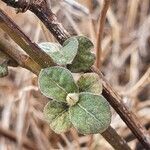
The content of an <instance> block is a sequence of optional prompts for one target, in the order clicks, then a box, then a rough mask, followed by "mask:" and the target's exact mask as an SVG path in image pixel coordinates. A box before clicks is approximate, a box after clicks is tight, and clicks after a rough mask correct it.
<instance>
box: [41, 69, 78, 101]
mask: <svg viewBox="0 0 150 150" xmlns="http://www.w3.org/2000/svg"><path fill="white" fill-rule="evenodd" d="M38 84H39V88H40V90H41V92H42V93H43V94H44V95H45V96H47V97H49V98H51V99H54V100H56V101H62V102H66V96H67V95H68V93H77V92H78V87H77V85H76V84H75V82H74V79H73V76H72V74H71V72H70V71H69V70H67V69H65V68H63V67H58V66H57V67H50V68H45V69H42V70H41V71H40V74H39V79H38ZM66 103H67V102H66Z"/></svg>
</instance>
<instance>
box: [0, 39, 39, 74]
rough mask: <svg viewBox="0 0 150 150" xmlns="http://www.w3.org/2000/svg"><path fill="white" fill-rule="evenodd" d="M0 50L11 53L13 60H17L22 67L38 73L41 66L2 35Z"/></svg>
mask: <svg viewBox="0 0 150 150" xmlns="http://www.w3.org/2000/svg"><path fill="white" fill-rule="evenodd" d="M0 50H1V51H2V52H4V53H6V54H7V55H9V56H10V57H11V58H12V59H13V60H15V61H17V63H18V64H19V65H20V66H21V67H23V68H26V69H28V70H30V71H32V72H33V73H35V74H37V75H38V73H39V71H40V69H41V67H40V66H39V65H38V64H37V63H36V62H35V61H33V60H32V59H31V58H30V57H29V56H27V55H26V54H24V53H23V52H21V51H20V49H19V48H18V47H17V46H15V45H13V44H12V43H11V42H8V41H7V40H5V39H4V38H3V37H1V36H0Z"/></svg>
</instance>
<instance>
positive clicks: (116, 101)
mask: <svg viewBox="0 0 150 150" xmlns="http://www.w3.org/2000/svg"><path fill="white" fill-rule="evenodd" d="M3 1H4V2H6V3H7V4H10V5H11V6H13V7H14V6H15V7H17V5H18V7H19V8H24V7H25V6H26V5H27V3H24V5H22V6H21V5H20V3H19V2H20V1H17V2H15V1H12V0H9V1H8V0H3ZM22 4H23V3H22ZM39 5H40V4H39ZM31 7H33V4H32V5H30V10H33V9H32V8H31ZM34 9H39V6H38V7H37V8H36V7H34ZM32 12H34V13H35V15H37V16H40V15H41V17H39V18H42V19H41V20H44V21H46V22H47V23H46V24H47V25H48V24H52V23H53V22H51V21H52V20H51V19H49V20H47V16H45V15H44V14H43V13H39V14H36V12H37V11H32ZM38 12H39V10H38ZM49 12H50V11H49ZM47 15H48V14H47ZM52 15H53V14H52ZM50 16H51V14H49V18H50ZM59 25H60V24H57V26H55V28H54V29H55V30H53V29H50V28H52V26H51V25H50V26H48V27H47V28H48V29H49V30H50V31H53V32H52V34H53V35H54V36H55V37H56V36H59V34H58V32H57V31H59V30H60V29H62V31H61V34H60V37H61V38H60V37H57V40H58V41H59V42H60V43H63V41H65V40H66V39H67V38H68V35H69V34H66V32H64V31H63V28H62V26H59ZM56 27H57V28H56ZM62 34H63V35H62ZM92 70H93V71H94V72H96V73H98V74H99V76H100V78H101V79H102V82H103V87H104V90H103V95H104V97H105V98H106V99H107V100H108V101H109V103H110V104H111V106H112V107H113V108H114V109H115V110H116V111H117V113H118V114H119V115H120V117H121V118H122V119H123V121H124V122H125V123H126V124H127V126H128V127H129V128H130V129H131V131H132V132H133V133H134V135H135V136H136V137H137V138H138V139H139V141H140V143H141V144H142V145H143V147H145V148H146V149H150V140H149V135H148V133H147V132H146V130H145V129H144V128H143V127H142V126H141V124H140V123H139V122H138V120H137V119H136V117H135V116H134V114H132V113H131V112H130V111H129V110H128V109H127V107H126V106H125V105H124V104H123V103H122V99H121V97H120V96H119V95H118V94H117V93H116V92H115V91H114V90H113V89H112V87H111V86H110V85H109V84H108V83H107V82H106V80H105V78H104V77H103V75H102V74H101V72H100V71H99V70H97V69H95V68H93V67H92Z"/></svg>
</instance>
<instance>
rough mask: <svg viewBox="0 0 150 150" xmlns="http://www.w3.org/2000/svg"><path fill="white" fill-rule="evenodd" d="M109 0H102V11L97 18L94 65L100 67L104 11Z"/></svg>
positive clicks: (107, 6) (104, 19)
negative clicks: (97, 27)
mask: <svg viewBox="0 0 150 150" xmlns="http://www.w3.org/2000/svg"><path fill="white" fill-rule="evenodd" d="M110 2H111V0H104V5H103V8H102V11H101V13H100V20H99V29H98V34H97V44H96V62H95V66H96V67H97V68H100V66H101V58H102V37H103V32H104V25H105V21H106V13H107V10H108V8H109V5H110Z"/></svg>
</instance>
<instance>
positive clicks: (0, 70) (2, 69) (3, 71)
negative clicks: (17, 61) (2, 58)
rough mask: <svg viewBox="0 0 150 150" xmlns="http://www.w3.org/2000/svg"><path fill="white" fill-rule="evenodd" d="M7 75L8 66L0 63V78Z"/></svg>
mask: <svg viewBox="0 0 150 150" xmlns="http://www.w3.org/2000/svg"><path fill="white" fill-rule="evenodd" d="M7 75H8V67H7V65H5V64H1V65H0V78H1V77H5V76H7Z"/></svg>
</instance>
